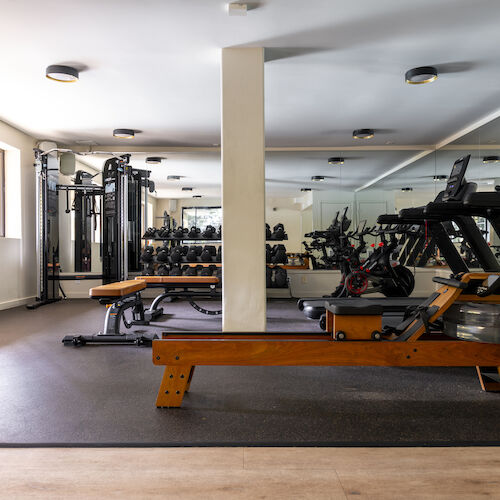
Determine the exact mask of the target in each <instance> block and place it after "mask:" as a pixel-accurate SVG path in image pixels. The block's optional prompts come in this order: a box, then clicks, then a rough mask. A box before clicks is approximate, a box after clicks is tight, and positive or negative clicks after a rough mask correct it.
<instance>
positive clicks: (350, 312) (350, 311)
mask: <svg viewBox="0 0 500 500" xmlns="http://www.w3.org/2000/svg"><path fill="white" fill-rule="evenodd" d="M325 307H326V309H327V310H328V311H330V312H331V313H333V314H336V315H337V316H378V315H381V314H382V313H383V312H384V308H383V307H382V306H379V305H368V304H366V302H365V303H364V304H359V305H353V304H329V303H328V302H326V303H325Z"/></svg>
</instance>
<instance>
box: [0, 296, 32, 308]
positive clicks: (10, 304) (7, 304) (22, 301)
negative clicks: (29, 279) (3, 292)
mask: <svg viewBox="0 0 500 500" xmlns="http://www.w3.org/2000/svg"><path fill="white" fill-rule="evenodd" d="M35 300H36V296H35V295H33V296H31V297H23V298H22V299H14V300H6V301H5V302H0V311H3V310H4V309H12V308H13V307H19V306H24V305H26V304H31V303H32V302H35Z"/></svg>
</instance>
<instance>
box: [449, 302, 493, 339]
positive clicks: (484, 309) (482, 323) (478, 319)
mask: <svg viewBox="0 0 500 500" xmlns="http://www.w3.org/2000/svg"><path fill="white" fill-rule="evenodd" d="M443 321H444V333H445V334H446V335H448V336H449V337H454V338H457V339H461V340H469V341H473V342H487V343H490V344H500V304H479V303H473V302H467V303H464V304H453V305H452V306H451V307H450V308H449V309H448V310H447V311H446V312H445V313H444V314H443Z"/></svg>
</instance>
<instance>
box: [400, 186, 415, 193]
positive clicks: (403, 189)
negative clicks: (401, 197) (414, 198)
mask: <svg viewBox="0 0 500 500" xmlns="http://www.w3.org/2000/svg"><path fill="white" fill-rule="evenodd" d="M401 191H405V192H407V191H413V188H412V187H404V188H401Z"/></svg>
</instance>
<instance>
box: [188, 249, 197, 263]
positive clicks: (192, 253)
mask: <svg viewBox="0 0 500 500" xmlns="http://www.w3.org/2000/svg"><path fill="white" fill-rule="evenodd" d="M186 260H187V261H188V262H196V261H197V260H198V253H197V251H196V247H194V246H193V247H191V248H190V249H189V250H188V252H187V254H186Z"/></svg>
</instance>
